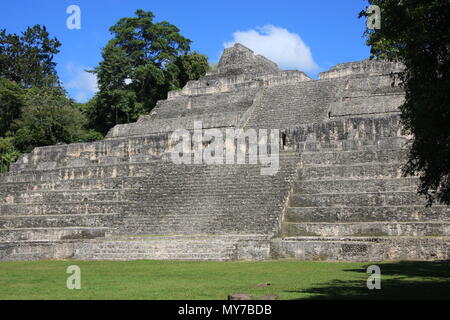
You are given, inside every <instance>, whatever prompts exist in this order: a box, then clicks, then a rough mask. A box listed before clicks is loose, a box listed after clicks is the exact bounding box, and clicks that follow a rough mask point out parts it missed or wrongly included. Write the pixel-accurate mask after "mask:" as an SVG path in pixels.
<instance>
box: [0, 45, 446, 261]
mask: <svg viewBox="0 0 450 320" xmlns="http://www.w3.org/2000/svg"><path fill="white" fill-rule="evenodd" d="M401 70H402V66H401V65H398V64H395V63H390V62H385V61H372V60H364V61H359V62H351V63H344V64H339V65H337V66H335V67H333V68H331V69H330V70H329V71H325V72H322V73H320V74H319V78H318V79H317V80H314V79H311V78H309V77H308V76H307V75H306V74H305V73H303V72H301V71H297V70H280V69H279V68H278V67H277V66H276V64H275V63H273V62H271V61H269V60H268V59H266V58H264V57H262V56H259V55H255V54H254V53H253V52H252V51H251V50H250V49H248V48H246V47H244V46H242V45H240V44H235V45H234V46H233V47H231V48H227V49H225V50H224V53H223V55H222V57H221V59H220V62H219V65H218V68H217V70H214V71H211V72H209V73H207V74H206V75H205V76H203V77H201V78H200V79H199V80H196V81H189V82H188V83H187V84H186V86H185V87H184V88H183V89H182V90H177V91H172V92H169V94H168V97H167V99H166V100H161V101H158V103H157V105H156V107H155V108H154V109H153V110H152V112H151V113H150V114H148V115H144V116H142V117H141V118H140V119H139V120H138V121H137V122H135V123H129V124H120V125H116V126H115V127H114V128H112V129H111V130H110V131H109V133H108V135H107V136H106V138H105V139H104V140H102V141H96V142H90V143H76V144H68V145H55V146H47V147H39V148H36V149H34V150H33V151H32V152H31V153H29V154H24V155H22V156H21V157H20V158H19V159H18V160H17V162H16V163H14V164H12V165H11V168H10V172H9V173H8V174H7V175H5V176H2V177H0V197H1V199H2V202H1V204H0V259H1V260H37V259H67V258H73V259H86V260H104V259H107V260H131V259H179V260H267V259H277V258H296V259H302V260H318V259H321V260H330V261H337V260H345V261H380V260H398V259H406V260H408V259H410V260H435V259H449V255H450V241H449V240H450V223H449V220H450V209H449V207H448V206H441V205H437V206H433V207H432V208H427V207H425V205H426V200H425V199H424V198H422V197H421V196H419V195H417V193H416V189H417V183H418V178H417V177H403V176H402V174H401V166H402V164H403V163H404V162H405V161H406V156H407V143H408V141H409V139H410V138H411V137H409V136H408V135H406V133H405V132H404V130H403V128H402V126H401V123H400V119H399V110H398V107H399V106H400V105H401V103H402V102H403V101H404V92H403V89H402V88H401V87H400V86H399V85H398V84H397V83H395V81H393V80H392V78H391V77H390V75H391V74H392V73H396V72H399V71H401ZM200 121H201V123H202V127H203V128H204V129H215V130H216V131H219V132H225V131H226V130H227V129H236V130H239V129H241V130H242V131H243V132H252V130H253V131H255V132H261V130H260V129H265V130H271V129H277V130H279V132H280V136H279V141H278V144H279V170H278V171H277V173H276V174H274V175H261V167H262V165H261V164H260V163H258V162H256V163H255V162H251V161H250V159H248V161H247V162H246V163H245V164H207V163H196V164H175V163H174V162H173V161H171V154H172V152H174V143H173V141H172V140H171V135H172V133H173V132H174V131H176V130H179V129H183V130H185V131H186V132H188V134H192V133H193V132H194V129H195V123H196V122H200ZM208 143H211V141H210V140H208V141H205V145H207V144H208ZM236 143H237V142H236V141H234V143H233V142H231V143H230V144H229V145H226V146H225V147H224V150H223V151H224V152H225V153H226V152H228V151H227V150H229V149H230V148H232V149H233V148H234V149H236V147H237V145H236ZM187 149H188V150H187V151H190V150H189V146H188V147H187Z"/></svg>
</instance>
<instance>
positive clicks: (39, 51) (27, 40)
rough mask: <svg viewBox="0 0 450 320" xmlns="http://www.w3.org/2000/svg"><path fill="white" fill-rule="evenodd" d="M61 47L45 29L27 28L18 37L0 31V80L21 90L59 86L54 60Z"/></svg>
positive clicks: (2, 30) (37, 26)
mask: <svg viewBox="0 0 450 320" xmlns="http://www.w3.org/2000/svg"><path fill="white" fill-rule="evenodd" d="M60 46H61V43H60V42H59V41H58V40H57V39H56V38H53V39H50V38H49V33H48V32H47V29H46V28H45V26H43V27H41V26H40V25H35V26H33V27H31V28H30V27H28V28H27V30H26V31H25V32H22V35H21V36H19V35H17V34H7V33H6V30H5V29H0V78H5V79H8V80H11V81H14V82H16V83H18V84H19V85H20V86H21V87H23V88H30V87H32V86H38V87H42V86H56V85H59V81H58V77H57V75H56V70H55V66H56V63H55V62H53V57H54V55H55V54H57V53H58V52H59V50H58V48H59V47H60Z"/></svg>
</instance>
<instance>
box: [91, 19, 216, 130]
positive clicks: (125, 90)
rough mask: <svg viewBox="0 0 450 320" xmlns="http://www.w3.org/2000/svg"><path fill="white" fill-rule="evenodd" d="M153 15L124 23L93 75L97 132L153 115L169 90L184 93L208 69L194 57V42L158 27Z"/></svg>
mask: <svg viewBox="0 0 450 320" xmlns="http://www.w3.org/2000/svg"><path fill="white" fill-rule="evenodd" d="M154 17H155V16H154V15H153V13H152V12H150V11H143V10H137V11H136V17H128V18H123V19H120V20H119V21H118V22H117V23H116V24H115V25H114V26H112V27H111V28H110V31H111V33H112V34H113V35H114V38H113V39H111V40H110V41H109V42H108V44H107V45H106V46H105V47H104V48H103V50H102V57H103V60H102V61H101V62H100V64H99V66H98V67H97V68H95V70H93V72H94V73H96V74H97V78H98V83H99V93H98V95H97V96H96V98H95V103H92V104H91V106H92V108H93V109H92V111H91V114H92V115H93V116H94V117H96V119H93V121H94V122H95V123H96V128H97V129H99V130H102V132H105V130H107V129H109V128H110V127H112V126H113V125H114V124H117V123H124V122H130V121H135V120H136V119H137V118H138V117H139V115H140V114H142V113H144V112H149V111H150V110H151V109H152V108H153V107H154V106H155V104H156V102H157V101H158V100H160V99H165V98H166V96H167V92H168V91H169V90H173V89H177V88H181V87H182V86H184V85H185V84H186V82H187V81H189V80H193V79H198V78H199V77H200V76H201V75H203V74H205V72H206V71H207V70H208V61H207V58H206V57H205V56H204V55H201V54H198V53H196V52H191V50H190V44H191V40H189V39H187V38H185V37H183V36H182V35H181V34H180V30H179V29H178V28H177V27H176V26H174V25H172V24H170V23H169V22H167V21H161V22H154V21H153V19H154Z"/></svg>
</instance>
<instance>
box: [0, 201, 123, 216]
mask: <svg viewBox="0 0 450 320" xmlns="http://www.w3.org/2000/svg"><path fill="white" fill-rule="evenodd" d="M129 205H130V202H127V201H117V202H114V201H106V202H101V201H90V202H88V203H86V202H61V203H49V204H40V205H36V204H35V203H13V204H4V203H3V204H0V216H15V215H71V214H94V215H95V214H104V213H117V212H120V211H121V210H122V208H124V207H128V206H129Z"/></svg>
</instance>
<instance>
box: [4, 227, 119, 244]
mask: <svg viewBox="0 0 450 320" xmlns="http://www.w3.org/2000/svg"><path fill="white" fill-rule="evenodd" d="M109 230H110V228H107V227H64V228H17V229H0V241H2V242H8V241H23V240H28V241H30V240H31V241H57V240H71V239H72V240H73V239H93V238H98V237H104V236H105V234H106V233H107V232H108V231H109Z"/></svg>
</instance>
